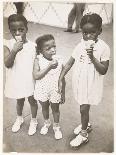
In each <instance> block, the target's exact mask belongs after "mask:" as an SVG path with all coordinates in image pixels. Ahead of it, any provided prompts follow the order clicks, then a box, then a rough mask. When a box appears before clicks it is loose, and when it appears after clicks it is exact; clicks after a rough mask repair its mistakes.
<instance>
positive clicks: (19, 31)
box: [10, 21, 27, 42]
mask: <svg viewBox="0 0 116 155" xmlns="http://www.w3.org/2000/svg"><path fill="white" fill-rule="evenodd" d="M10 32H11V34H12V36H13V38H15V39H16V37H17V36H21V38H22V41H23V42H25V40H26V33H27V27H26V26H25V25H24V23H23V21H16V22H11V23H10Z"/></svg>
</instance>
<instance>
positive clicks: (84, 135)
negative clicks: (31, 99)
mask: <svg viewBox="0 0 116 155" xmlns="http://www.w3.org/2000/svg"><path fill="white" fill-rule="evenodd" d="M80 27H81V29H82V36H83V38H82V40H81V42H80V43H79V44H78V45H77V46H76V47H75V49H74V51H73V53H72V56H71V58H70V59H69V61H68V62H67V63H66V65H65V66H64V69H63V71H62V74H61V76H60V79H59V91H60V87H61V86H62V83H61V81H62V78H63V77H64V76H65V75H66V73H67V72H68V71H69V70H70V68H71V67H72V66H73V64H74V68H73V75H72V87H73V94H74V98H75V100H76V101H77V102H78V103H79V104H80V113H81V125H79V126H78V127H77V128H75V129H74V133H75V134H76V135H77V136H76V138H75V139H73V140H72V141H71V142H70V145H71V146H72V147H78V146H80V145H81V144H83V143H86V142H87V141H88V132H89V131H91V129H92V128H91V124H90V123H89V110H90V105H98V104H99V103H100V101H101V99H102V90H103V78H104V75H105V74H106V72H107V70H108V66H109V57H110V49H109V46H108V45H107V44H106V43H105V42H104V41H103V40H101V39H99V38H98V36H99V35H100V34H101V32H102V19H101V17H100V16H99V15H97V14H87V15H85V16H83V18H82V20H81V24H80Z"/></svg>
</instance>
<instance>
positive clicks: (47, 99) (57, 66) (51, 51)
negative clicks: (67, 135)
mask: <svg viewBox="0 0 116 155" xmlns="http://www.w3.org/2000/svg"><path fill="white" fill-rule="evenodd" d="M36 44H37V57H36V59H35V62H34V69H33V75H34V78H35V80H36V84H35V90H34V98H35V99H36V100H38V101H39V103H40V104H41V106H42V113H43V117H44V119H45V121H44V126H43V127H42V128H41V131H40V133H41V134H43V135H45V134H47V132H48V128H49V127H50V125H51V121H50V119H49V106H50V105H51V109H52V113H53V118H54V124H53V130H54V133H55V138H56V139H61V138H62V132H61V130H60V125H59V119H60V111H59V105H60V103H61V102H62V101H64V85H63V89H62V93H61V94H59V93H58V80H59V77H60V74H61V71H62V68H63V59H62V58H61V57H60V56H58V55H56V44H55V40H54V37H53V36H52V35H50V34H46V35H43V36H41V37H39V38H37V40H36ZM63 84H64V80H63Z"/></svg>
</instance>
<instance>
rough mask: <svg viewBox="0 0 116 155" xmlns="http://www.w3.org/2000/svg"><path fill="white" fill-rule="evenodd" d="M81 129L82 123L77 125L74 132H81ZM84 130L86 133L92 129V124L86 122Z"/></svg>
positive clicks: (76, 133)
mask: <svg viewBox="0 0 116 155" xmlns="http://www.w3.org/2000/svg"><path fill="white" fill-rule="evenodd" d="M81 130H82V125H81V124H80V125H79V126H78V127H76V128H75V129H74V134H75V135H78V134H79V133H80V132H81ZM86 130H87V132H88V133H89V132H91V131H92V125H91V124H90V123H88V126H87V129H86Z"/></svg>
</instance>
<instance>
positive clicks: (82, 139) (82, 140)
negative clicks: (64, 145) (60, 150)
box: [70, 134, 88, 147]
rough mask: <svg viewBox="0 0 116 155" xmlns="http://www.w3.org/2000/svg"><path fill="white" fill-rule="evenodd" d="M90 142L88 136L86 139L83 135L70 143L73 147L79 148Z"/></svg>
mask: <svg viewBox="0 0 116 155" xmlns="http://www.w3.org/2000/svg"><path fill="white" fill-rule="evenodd" d="M87 142H88V134H87V136H86V137H84V136H82V135H81V134H79V135H78V136H76V138H75V139H73V140H72V141H71V142H70V145H71V147H78V146H80V145H81V144H84V143H87Z"/></svg>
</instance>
